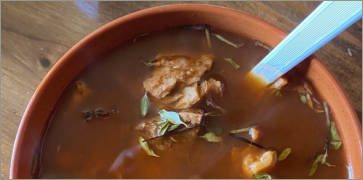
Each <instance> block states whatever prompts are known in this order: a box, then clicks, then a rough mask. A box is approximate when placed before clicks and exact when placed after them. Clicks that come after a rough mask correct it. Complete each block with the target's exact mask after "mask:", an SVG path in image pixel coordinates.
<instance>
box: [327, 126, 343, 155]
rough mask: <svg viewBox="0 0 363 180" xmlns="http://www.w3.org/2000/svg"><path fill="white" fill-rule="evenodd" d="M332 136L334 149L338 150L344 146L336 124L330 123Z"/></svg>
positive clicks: (331, 144)
mask: <svg viewBox="0 0 363 180" xmlns="http://www.w3.org/2000/svg"><path fill="white" fill-rule="evenodd" d="M330 136H331V140H330V146H331V147H332V148H333V149H335V150H338V149H339V148H340V146H341V145H342V140H341V138H340V136H339V133H338V130H337V127H336V125H335V122H330Z"/></svg>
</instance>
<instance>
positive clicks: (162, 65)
mask: <svg viewBox="0 0 363 180" xmlns="http://www.w3.org/2000/svg"><path fill="white" fill-rule="evenodd" d="M212 64H213V59H212V56H210V55H202V56H201V57H200V58H199V59H193V58H189V57H186V56H160V57H157V59H156V60H155V61H154V62H153V63H152V65H153V66H154V67H155V69H154V71H153V73H152V75H151V77H149V78H148V79H146V80H145V81H144V83H143V84H144V88H145V90H146V91H147V92H149V93H150V94H151V95H152V96H154V97H155V98H157V99H161V98H164V97H165V96H167V95H168V94H169V93H170V92H171V91H172V90H173V89H174V87H175V86H176V84H177V83H180V84H181V86H180V87H184V86H188V85H191V84H194V83H196V82H198V81H199V80H200V77H201V76H202V75H203V74H204V73H205V72H206V71H207V70H209V69H210V68H211V67H212Z"/></svg>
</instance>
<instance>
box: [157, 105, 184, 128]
mask: <svg viewBox="0 0 363 180" xmlns="http://www.w3.org/2000/svg"><path fill="white" fill-rule="evenodd" d="M159 115H160V118H161V120H163V121H167V122H170V123H172V124H183V125H184V126H185V127H187V125H186V124H185V123H184V122H183V121H182V120H181V119H180V117H179V114H178V113H176V112H172V111H166V110H165V109H163V110H161V111H160V112H159Z"/></svg>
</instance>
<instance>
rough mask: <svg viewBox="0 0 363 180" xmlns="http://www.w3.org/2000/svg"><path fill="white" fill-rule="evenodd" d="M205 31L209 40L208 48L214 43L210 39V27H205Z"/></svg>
mask: <svg viewBox="0 0 363 180" xmlns="http://www.w3.org/2000/svg"><path fill="white" fill-rule="evenodd" d="M204 33H205V39H206V40H207V45H208V48H212V43H211V41H210V33H209V29H208V28H205V29H204Z"/></svg>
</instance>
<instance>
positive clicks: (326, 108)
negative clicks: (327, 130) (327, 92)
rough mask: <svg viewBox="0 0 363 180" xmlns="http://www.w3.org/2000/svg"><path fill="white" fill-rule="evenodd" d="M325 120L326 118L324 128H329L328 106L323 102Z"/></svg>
mask: <svg viewBox="0 0 363 180" xmlns="http://www.w3.org/2000/svg"><path fill="white" fill-rule="evenodd" d="M323 106H324V112H325V118H326V127H330V116H329V106H328V103H327V102H326V101H323Z"/></svg>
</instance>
